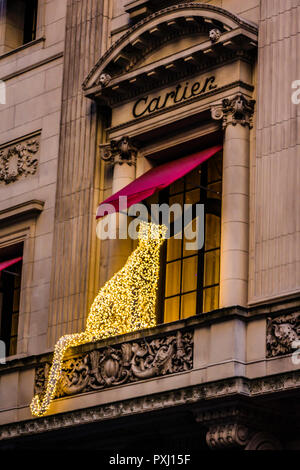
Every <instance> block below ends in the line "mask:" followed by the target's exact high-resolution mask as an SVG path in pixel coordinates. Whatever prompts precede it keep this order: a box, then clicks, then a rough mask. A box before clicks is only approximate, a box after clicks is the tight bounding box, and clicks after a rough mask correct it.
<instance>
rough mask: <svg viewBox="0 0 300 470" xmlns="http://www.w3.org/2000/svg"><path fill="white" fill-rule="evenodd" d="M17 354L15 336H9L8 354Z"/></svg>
mask: <svg viewBox="0 0 300 470" xmlns="http://www.w3.org/2000/svg"><path fill="white" fill-rule="evenodd" d="M15 354H17V337H16V336H14V337H13V338H10V346H9V355H10V356H14V355H15Z"/></svg>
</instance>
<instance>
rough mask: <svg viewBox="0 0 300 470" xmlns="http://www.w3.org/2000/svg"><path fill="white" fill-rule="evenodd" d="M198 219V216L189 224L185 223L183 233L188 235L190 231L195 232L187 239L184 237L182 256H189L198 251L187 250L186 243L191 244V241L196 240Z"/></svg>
mask: <svg viewBox="0 0 300 470" xmlns="http://www.w3.org/2000/svg"><path fill="white" fill-rule="evenodd" d="M198 223H199V221H198V217H197V218H195V219H193V220H192V222H191V224H189V225H187V226H186V227H185V233H186V234H187V235H188V234H191V232H193V233H194V234H195V238H193V239H191V240H187V238H185V237H184V242H183V256H184V257H186V256H191V255H194V254H196V253H198V250H187V246H189V245H187V243H188V244H191V243H195V242H196V241H197V239H196V232H197V225H198Z"/></svg>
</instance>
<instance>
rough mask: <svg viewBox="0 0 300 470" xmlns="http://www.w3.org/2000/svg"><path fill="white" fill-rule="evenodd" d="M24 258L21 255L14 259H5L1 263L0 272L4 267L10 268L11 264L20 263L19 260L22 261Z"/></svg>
mask: <svg viewBox="0 0 300 470" xmlns="http://www.w3.org/2000/svg"><path fill="white" fill-rule="evenodd" d="M22 259H23V258H22V256H20V257H19V258H14V259H10V260H8V261H3V262H2V263H0V273H1V271H3V270H4V269H6V268H9V267H10V266H12V265H14V264H17V263H19V261H21V260H22Z"/></svg>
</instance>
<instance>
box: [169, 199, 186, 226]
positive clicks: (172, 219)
mask: <svg viewBox="0 0 300 470" xmlns="http://www.w3.org/2000/svg"><path fill="white" fill-rule="evenodd" d="M173 204H180V206H181V208H182V207H183V194H178V195H177V196H172V197H170V199H169V205H170V207H171V206H172V205H173ZM181 213H182V211H181ZM175 216H176V220H177V218H178V214H177V213H175ZM170 221H171V222H174V213H173V212H171V211H170Z"/></svg>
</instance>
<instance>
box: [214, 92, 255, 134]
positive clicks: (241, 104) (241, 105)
mask: <svg viewBox="0 0 300 470" xmlns="http://www.w3.org/2000/svg"><path fill="white" fill-rule="evenodd" d="M254 106H255V100H248V99H247V98H245V96H244V95H242V94H241V93H239V94H238V95H236V96H235V97H234V98H231V99H228V98H225V99H224V100H223V101H222V104H220V105H215V106H213V107H212V108H211V116H212V118H213V119H215V120H221V119H222V120H223V128H224V129H225V128H226V127H227V126H228V125H229V124H231V125H233V126H236V125H237V124H241V125H242V126H249V128H250V129H251V128H252V118H253V113H254Z"/></svg>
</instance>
